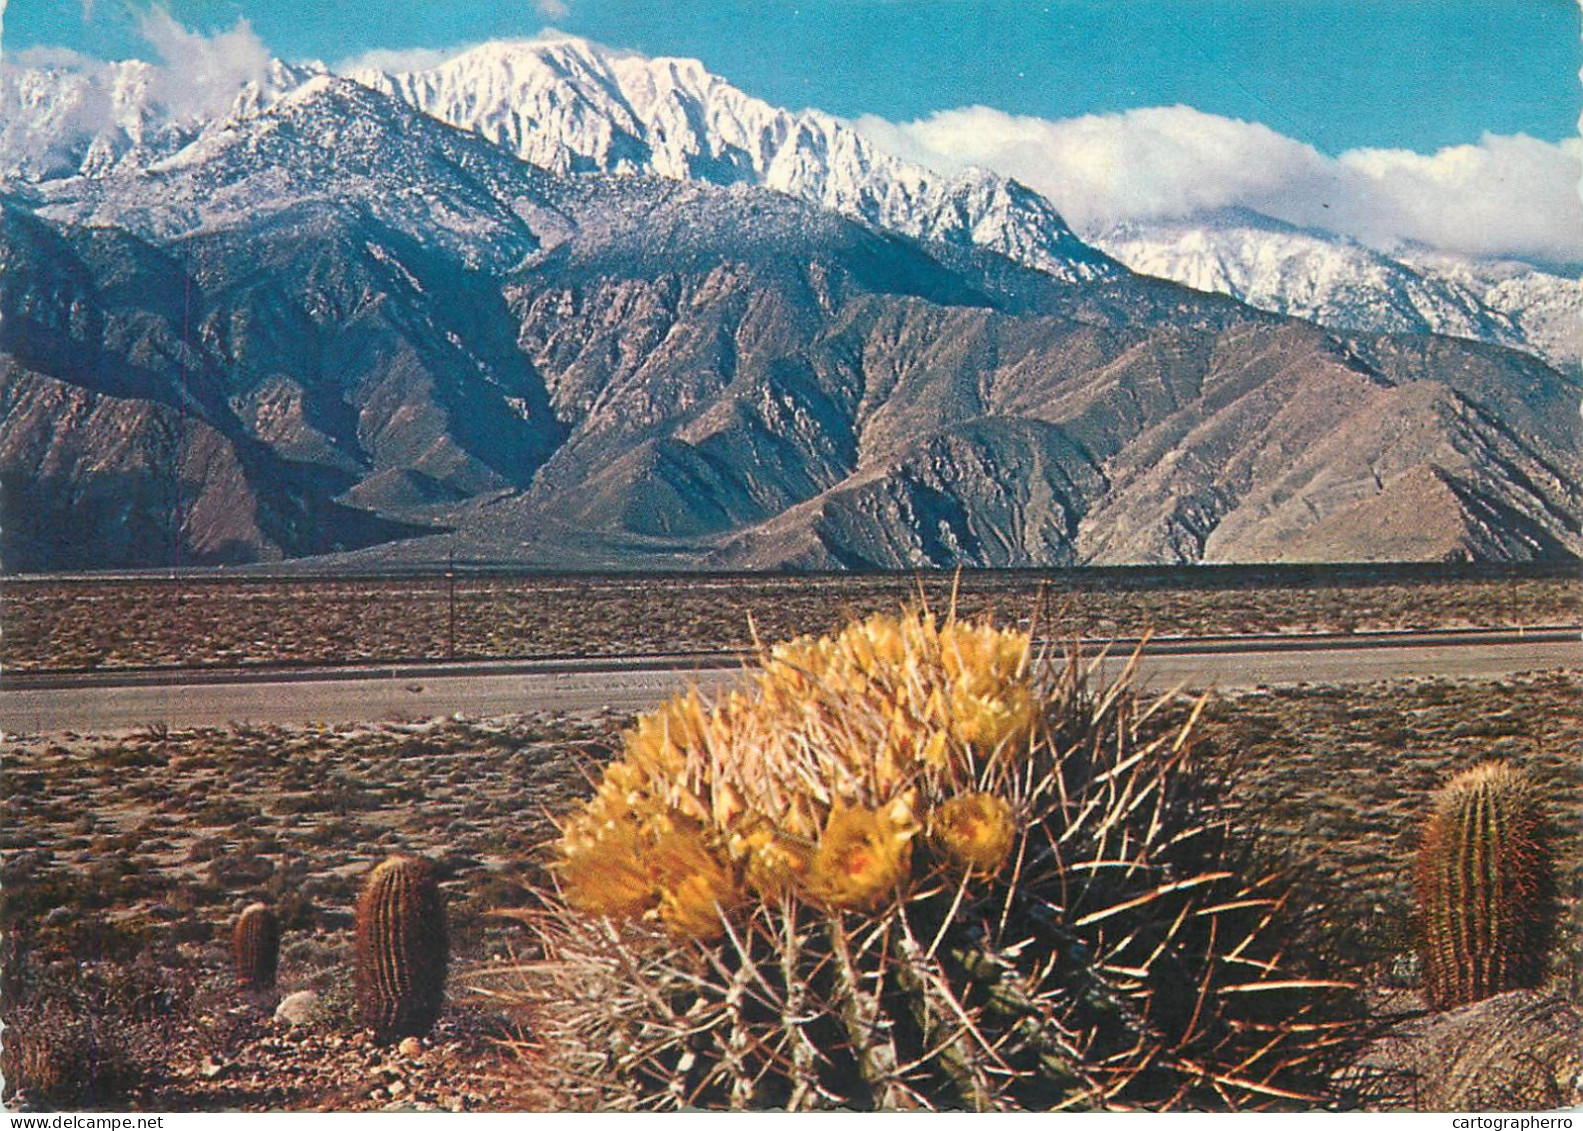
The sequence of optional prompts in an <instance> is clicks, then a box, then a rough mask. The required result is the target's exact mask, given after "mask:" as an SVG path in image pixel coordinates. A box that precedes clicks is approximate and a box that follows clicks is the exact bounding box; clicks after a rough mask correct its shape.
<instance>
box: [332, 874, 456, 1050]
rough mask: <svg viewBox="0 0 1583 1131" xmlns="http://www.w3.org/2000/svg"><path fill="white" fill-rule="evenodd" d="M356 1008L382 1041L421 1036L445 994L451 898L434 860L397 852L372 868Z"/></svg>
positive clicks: (357, 941) (363, 905) (361, 909)
mask: <svg viewBox="0 0 1583 1131" xmlns="http://www.w3.org/2000/svg"><path fill="white" fill-rule="evenodd" d="M353 953H354V958H355V961H356V966H357V969H356V988H357V1010H358V1016H359V1018H360V1019H361V1021H362V1023H363V1024H364V1025H366V1026H367V1027H368V1028H369V1029H371V1030H373V1032H374V1035H375V1037H377V1038H378V1039H379V1040H382V1041H390V1040H397V1039H400V1038H402V1037H421V1036H422V1035H423V1034H425V1033H427V1032H428V1031H429V1029H430V1028H431V1027H432V1026H433V1025H434V1022H435V1019H436V1018H438V1017H439V1015H440V1007H441V1005H442V1004H443V1002H444V999H445V971H446V961H447V957H448V953H447V943H446V933H445V904H444V900H443V898H442V897H441V894H440V888H439V884H438V882H437V879H436V875H435V869H434V865H433V864H431V863H430V862H429V861H427V860H423V859H419V858H417V857H412V856H392V857H390V858H389V859H387V860H385V861H384V862H383V863H381V864H380V865H379V866H378V867H376V868H375V869H374V870H373V871H372V872H370V873H369V876H368V882H367V883H366V884H365V885H364V887H363V894H362V895H361V896H360V897H359V899H358V901H357V927H356V934H355V936H354V939H353Z"/></svg>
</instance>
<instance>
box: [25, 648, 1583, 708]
mask: <svg viewBox="0 0 1583 1131" xmlns="http://www.w3.org/2000/svg"><path fill="white" fill-rule="evenodd" d="M1131 649H1132V644H1131V643H1130V642H1119V643H1118V644H1116V645H1114V646H1113V651H1112V656H1113V657H1114V658H1112V659H1111V660H1109V661H1107V667H1109V668H1110V669H1112V670H1113V669H1114V668H1115V667H1117V666H1118V665H1119V663H1120V658H1121V657H1124V656H1125V655H1127V654H1130V652H1131ZM741 668H742V660H741V659H740V658H739V657H735V656H730V655H725V654H693V655H688V656H669V657H658V656H629V657H608V658H600V659H596V660H578V659H559V660H536V661H535V660H530V661H516V662H498V663H496V662H484V663H460V664H443V663H414V664H405V665H397V666H390V667H364V668H319V669H242V670H235V671H213V670H202V669H180V670H166V671H130V672H125V673H114V672H95V673H87V674H54V673H39V674H30V673H20V674H14V673H5V674H4V675H3V676H0V730H3V731H4V732H5V733H7V734H11V735H19V734H48V733H55V732H60V731H66V730H72V731H77V732H81V733H99V732H106V731H115V730H121V729H126V728H132V727H140V726H146V725H150V724H155V723H161V724H164V725H167V726H170V727H191V726H219V725H224V724H225V723H228V722H252V723H283V724H285V723H315V722H317V723H342V722H354V721H371V720H377V719H398V718H429V717H433V716H435V715H451V714H463V715H468V716H475V717H476V716H489V715H502V714H511V713H516V712H526V711H538V710H559V711H566V712H589V711H596V710H599V709H601V708H614V709H617V710H621V711H637V710H643V709H646V708H648V707H652V706H653V705H655V704H656V703H658V702H659V701H660V700H661V699H663V698H664V697H665V696H666V695H668V694H670V693H672V692H673V691H676V690H678V689H680V688H682V687H684V686H686V684H687V683H688V681H689V680H692V681H696V682H698V683H699V684H701V685H703V686H705V687H707V686H712V685H717V684H719V683H721V682H723V681H726V680H729V679H731V678H733V677H734V676H735V675H736V674H737V673H738V672H740V671H741ZM1555 668H1572V669H1583V641H1580V639H1579V632H1578V629H1576V628H1567V629H1541V630H1528V631H1523V632H1517V631H1502V632H1480V631H1464V632H1437V633H1384V634H1377V635H1365V634H1358V635H1356V636H1308V637H1299V636H1271V637H1223V638H1205V639H1171V640H1160V641H1155V642H1151V643H1150V644H1149V645H1148V646H1147V647H1146V649H1145V653H1144V658H1143V661H1142V666H1141V669H1140V678H1141V682H1142V683H1143V684H1144V686H1145V687H1148V688H1153V689H1156V690H1165V689H1167V688H1170V687H1175V686H1184V687H1188V688H1192V689H1206V688H1221V689H1231V688H1239V687H1255V686H1260V685H1274V684H1283V683H1298V682H1310V683H1338V682H1340V683H1366V682H1370V681H1373V680H1382V679H1395V678H1401V677H1406V676H1450V677H1457V678H1496V677H1500V676H1504V675H1509V674H1512V673H1516V672H1522V671H1534V670H1545V669H1555Z"/></svg>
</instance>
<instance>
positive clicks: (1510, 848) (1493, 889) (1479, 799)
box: [1414, 762, 1554, 1009]
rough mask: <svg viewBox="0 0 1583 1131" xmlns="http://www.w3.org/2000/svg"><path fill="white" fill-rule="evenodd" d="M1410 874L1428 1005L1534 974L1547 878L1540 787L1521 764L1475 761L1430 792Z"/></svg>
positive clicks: (1525, 983)
mask: <svg viewBox="0 0 1583 1131" xmlns="http://www.w3.org/2000/svg"><path fill="white" fill-rule="evenodd" d="M1414 881H1415V886H1416V889H1417V899H1418V916H1419V931H1420V936H1421V949H1420V956H1421V958H1422V966H1423V972H1424V989H1425V993H1426V995H1427V996H1428V998H1429V1002H1430V1004H1431V1005H1432V1006H1433V1007H1434V1008H1436V1009H1451V1008H1453V1007H1455V1006H1459V1005H1466V1004H1467V1003H1469V1002H1474V1001H1480V1000H1482V999H1484V998H1487V997H1490V996H1491V995H1493V994H1497V993H1500V992H1502V991H1503V990H1511V989H1519V988H1524V987H1530V986H1534V985H1537V984H1538V982H1539V980H1540V979H1541V978H1542V977H1543V974H1544V968H1545V958H1546V952H1547V949H1548V945H1549V936H1550V932H1551V930H1552V928H1553V920H1554V890H1553V885H1554V879H1553V876H1552V860H1551V851H1550V847H1549V843H1548V840H1547V838H1546V836H1545V833H1544V821H1543V814H1542V812H1541V810H1540V805H1539V792H1538V790H1537V789H1536V788H1535V787H1534V786H1533V784H1532V783H1531V782H1530V781H1529V780H1528V779H1527V777H1525V776H1524V775H1523V773H1522V772H1521V771H1520V770H1518V769H1517V768H1516V767H1514V766H1511V765H1508V764H1507V763H1504V762H1484V763H1482V764H1481V765H1478V766H1475V767H1473V768H1472V769H1471V770H1468V771H1466V772H1464V773H1462V774H1459V775H1458V776H1456V777H1455V778H1453V779H1452V780H1451V781H1450V782H1448V783H1447V784H1446V786H1445V787H1444V788H1443V789H1441V790H1440V791H1439V792H1438V793H1437V794H1436V795H1435V798H1434V802H1433V810H1432V811H1431V813H1430V816H1429V820H1428V823H1427V824H1426V825H1425V827H1424V834H1423V840H1422V842H1421V844H1420V846H1419V850H1418V861H1417V867H1416V869H1415V876H1414Z"/></svg>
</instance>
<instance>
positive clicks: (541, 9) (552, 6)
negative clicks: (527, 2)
mask: <svg viewBox="0 0 1583 1131" xmlns="http://www.w3.org/2000/svg"><path fill="white" fill-rule="evenodd" d="M533 10H534V11H536V12H538V14H539V15H541V16H543V17H544V18H545V19H547V20H564V19H565V18H566V17H567V16H569V15H571V14H572V6H571V5H570V4H569V3H567V0H533Z"/></svg>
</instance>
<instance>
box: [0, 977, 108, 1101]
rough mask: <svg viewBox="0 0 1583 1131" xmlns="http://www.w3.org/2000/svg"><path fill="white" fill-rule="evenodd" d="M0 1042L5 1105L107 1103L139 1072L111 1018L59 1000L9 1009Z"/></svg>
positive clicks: (0, 1062)
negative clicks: (93, 1013) (99, 1015)
mask: <svg viewBox="0 0 1583 1131" xmlns="http://www.w3.org/2000/svg"><path fill="white" fill-rule="evenodd" d="M0 1044H3V1053H0V1064H3V1068H0V1071H3V1074H4V1076H5V1097H4V1098H5V1102H6V1104H7V1105H26V1106H28V1107H31V1108H35V1109H36V1108H40V1107H44V1108H102V1107H107V1106H111V1105H114V1104H115V1103H116V1102H117V1101H118V1100H120V1099H121V1098H122V1097H123V1096H124V1095H125V1094H126V1092H127V1091H128V1089H129V1088H130V1087H131V1086H132V1085H133V1084H134V1083H135V1082H136V1080H137V1077H138V1075H139V1073H138V1071H137V1069H136V1067H135V1066H134V1064H133V1062H132V1060H131V1058H130V1057H129V1055H128V1050H127V1048H126V1044H125V1041H124V1038H123V1034H122V1032H121V1027H120V1025H119V1024H118V1023H117V1022H116V1021H115V1020H114V1019H110V1018H103V1017H95V1016H93V1015H91V1014H87V1013H84V1012H80V1011H77V1010H73V1009H70V1008H69V1007H67V1006H65V1005H64V1004H62V1003H60V1002H49V1003H47V1004H45V1005H43V1006H40V1007H36V1008H27V1007H25V1008H23V1009H20V1010H16V1011H14V1012H12V1013H11V1014H10V1015H9V1016H8V1017H7V1018H6V1027H5V1033H4V1034H3V1036H0Z"/></svg>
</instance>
